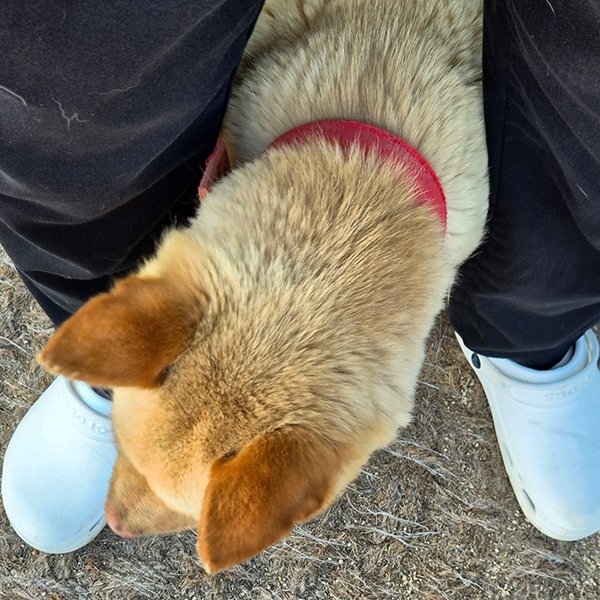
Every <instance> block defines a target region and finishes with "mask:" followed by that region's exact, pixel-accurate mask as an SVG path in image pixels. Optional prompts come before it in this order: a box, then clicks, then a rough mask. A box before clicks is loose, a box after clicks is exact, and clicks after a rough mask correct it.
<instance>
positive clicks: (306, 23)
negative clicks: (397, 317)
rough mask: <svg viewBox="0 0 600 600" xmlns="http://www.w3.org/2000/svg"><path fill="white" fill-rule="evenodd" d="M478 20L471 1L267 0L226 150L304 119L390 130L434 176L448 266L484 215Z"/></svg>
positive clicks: (252, 145)
mask: <svg viewBox="0 0 600 600" xmlns="http://www.w3.org/2000/svg"><path fill="white" fill-rule="evenodd" d="M481 22H482V2H481V0H411V1H410V2H402V1H399V0H368V1H365V0H267V2H266V4H265V7H264V9H263V12H262V14H261V17H260V19H259V21H258V23H257V27H256V31H255V33H254V34H253V36H252V38H251V40H250V43H249V45H248V48H247V52H246V60H245V61H244V64H243V67H242V69H241V71H240V74H239V77H238V82H237V85H236V87H235V89H234V94H233V97H232V99H231V102H230V105H229V110H228V113H227V116H226V119H225V132H226V137H227V139H228V140H229V142H230V145H231V148H232V151H233V155H234V156H235V158H236V160H237V161H240V162H243V161H246V160H249V159H254V158H256V157H257V156H258V155H259V154H260V153H261V152H263V151H264V150H265V148H266V147H267V146H268V145H269V144H270V143H271V142H272V141H273V140H274V139H275V138H277V137H278V136H279V135H281V134H282V133H284V132H285V131H288V130H289V129H291V128H293V127H295V126H297V125H300V124H302V123H306V122H308V121H311V120H319V119H331V118H337V119H355V120H359V121H365V122H367V123H371V124H373V125H377V126H379V127H381V128H383V129H386V130H388V131H391V132H393V133H395V134H396V135H398V136H400V137H401V138H403V139H405V140H406V141H407V142H408V143H410V144H411V145H412V146H413V147H415V148H416V149H417V150H418V151H419V152H420V153H421V154H422V155H423V156H425V157H426V158H427V160H428V161H429V162H430V163H431V164H432V166H433V168H434V169H435V171H436V172H437V175H438V176H439V178H440V180H441V182H442V185H443V187H444V190H445V193H446V197H447V200H448V232H447V237H446V240H447V252H448V261H449V263H450V264H452V265H454V266H456V265H458V264H460V263H461V262H462V261H464V260H465V259H466V258H467V257H468V256H469V254H470V253H471V252H473V250H474V249H475V247H476V246H477V245H478V243H479V241H480V238H481V234H482V232H483V225H484V221H485V215H486V212H487V190H488V187H487V185H488V182H487V154H486V147H485V138H484V127H483V109H482V103H481V32H482V27H481Z"/></svg>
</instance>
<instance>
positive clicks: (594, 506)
mask: <svg viewBox="0 0 600 600" xmlns="http://www.w3.org/2000/svg"><path fill="white" fill-rule="evenodd" d="M456 337H457V338H458V342H459V344H460V347H461V348H462V351H463V352H464V354H465V356H466V357H467V359H468V360H469V363H470V364H471V366H472V367H473V369H474V371H475V373H476V374H477V376H478V377H479V380H480V381H481V384H482V386H483V389H484V391H485V394H486V396H487V400H488V403H489V405H490V409H491V412H492V417H493V420H494V425H495V428H496V435H497V437H498V443H499V445H500V451H501V454H502V459H503V461H504V466H505V467H506V471H507V473H508V476H509V478H510V482H511V484H512V487H513V490H514V492H515V495H516V496H517V500H518V501H519V504H520V506H521V509H522V510H523V512H524V513H525V516H526V517H527V519H528V520H529V521H530V522H531V523H532V524H533V525H534V526H535V527H537V529H539V530H540V531H541V532H542V533H544V534H546V535H548V536H550V537H552V538H555V539H557V540H564V541H572V540H578V539H581V538H584V537H586V536H588V535H591V534H592V533H595V532H596V531H599V530H600V371H599V369H598V340H597V338H596V336H595V334H594V332H593V331H588V332H587V333H586V334H585V335H584V336H582V337H581V338H580V339H579V340H577V342H576V343H575V346H574V351H573V354H572V356H571V359H570V360H569V361H567V362H566V364H564V365H562V366H559V367H557V368H554V369H551V370H548V371H537V370H534V369H528V368H526V367H523V366H521V365H519V364H517V363H515V362H513V361H510V360H507V359H496V358H487V357H485V356H482V355H480V354H477V353H475V352H473V351H471V350H469V348H467V347H466V346H465V345H464V343H463V341H462V339H461V338H460V337H459V336H458V335H457V336H456Z"/></svg>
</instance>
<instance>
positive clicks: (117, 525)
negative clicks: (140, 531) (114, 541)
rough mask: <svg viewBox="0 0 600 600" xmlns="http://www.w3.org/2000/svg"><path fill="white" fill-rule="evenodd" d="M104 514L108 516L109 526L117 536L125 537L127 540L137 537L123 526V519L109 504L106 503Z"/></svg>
mask: <svg viewBox="0 0 600 600" xmlns="http://www.w3.org/2000/svg"><path fill="white" fill-rule="evenodd" d="M104 514H105V515H106V522H107V523H108V526H109V527H110V528H111V529H112V530H113V531H114V532H115V533H116V534H117V535H120V536H121V537H124V538H127V539H133V538H134V537H135V535H134V534H133V533H131V532H130V531H129V530H128V529H127V528H126V527H125V525H124V524H123V521H122V519H121V518H120V517H119V515H118V514H117V511H116V510H115V509H114V507H113V506H112V505H111V504H109V503H108V502H107V503H106V506H105V507H104Z"/></svg>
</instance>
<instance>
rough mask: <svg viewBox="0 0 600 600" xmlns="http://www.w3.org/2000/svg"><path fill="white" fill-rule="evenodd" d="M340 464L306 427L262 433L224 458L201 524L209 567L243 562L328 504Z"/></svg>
mask: <svg viewBox="0 0 600 600" xmlns="http://www.w3.org/2000/svg"><path fill="white" fill-rule="evenodd" d="M338 463H339V459H338V454H337V452H336V450H335V448H334V447H333V446H332V445H331V444H330V443H328V442H327V443H326V442H325V441H324V440H320V439H318V438H317V436H316V435H314V434H311V433H310V432H308V430H307V429H305V428H303V427H286V428H282V429H279V430H276V431H273V432H272V433H268V434H265V435H262V436H261V437H259V438H257V439H255V440H254V441H252V442H251V443H250V444H248V445H247V446H246V447H244V448H243V449H242V450H241V452H239V454H237V455H236V456H235V457H233V458H229V459H228V458H222V459H219V460H218V461H217V462H216V463H215V464H214V465H213V467H212V470H211V477H210V481H209V484H208V487H207V489H206V491H205V495H204V501H203V508H202V514H201V517H200V524H199V527H198V553H199V555H200V560H201V561H202V563H203V565H204V568H205V569H206V571H207V572H209V573H215V572H217V571H220V570H221V569H225V568H228V567H232V566H234V565H236V564H238V563H240V562H243V561H244V560H246V559H248V558H250V557H251V556H254V555H255V554H257V553H258V552H260V551H261V550H263V549H264V548H266V547H267V546H270V545H271V544H273V543H275V542H277V541H279V540H280V539H281V538H283V537H284V536H285V535H286V534H287V533H289V531H290V530H291V529H292V527H293V525H294V523H296V522H298V521H304V520H306V519H308V518H309V517H310V516H312V515H314V514H315V513H316V512H318V511H319V510H320V509H321V508H323V507H324V506H325V504H326V503H327V502H328V501H330V500H331V496H332V493H331V491H332V489H333V486H332V482H333V478H334V475H335V473H336V469H337V467H338Z"/></svg>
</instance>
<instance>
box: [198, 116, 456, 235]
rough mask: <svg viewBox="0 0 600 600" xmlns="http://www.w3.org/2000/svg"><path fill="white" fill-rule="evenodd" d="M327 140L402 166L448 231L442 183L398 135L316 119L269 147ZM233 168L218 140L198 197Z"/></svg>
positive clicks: (353, 123) (422, 200) (420, 197)
mask: <svg viewBox="0 0 600 600" xmlns="http://www.w3.org/2000/svg"><path fill="white" fill-rule="evenodd" d="M315 139H324V140H327V141H330V142H332V143H333V144H336V145H338V146H339V147H340V148H342V149H343V150H349V149H350V148H351V147H353V146H358V147H359V148H361V150H363V151H364V152H365V154H369V153H373V154H375V155H376V156H377V157H379V158H380V159H381V160H382V161H384V162H393V163H394V164H397V165H398V166H399V167H401V168H403V169H404V170H405V171H406V172H407V174H409V175H410V177H411V179H412V180H413V181H414V184H415V189H416V193H417V201H418V203H419V204H427V205H429V206H430V207H431V208H432V209H433V211H434V212H435V213H436V214H437V215H438V217H439V219H440V221H441V222H442V224H443V226H444V231H445V230H446V223H447V207H446V198H445V195H444V191H443V189H442V185H441V183H440V181H439V179H438V177H437V175H436V173H435V171H434V170H433V168H432V167H431V165H430V164H429V163H428V161H427V160H426V159H425V158H424V157H423V156H422V155H421V154H420V153H419V152H418V151H417V150H415V148H413V147H412V146H410V145H409V144H408V143H407V142H406V141H404V140H402V139H401V138H399V137H398V136H395V135H394V134H392V133H390V132H389V131H385V130H383V129H380V128H379V127H375V126H373V125H369V124H368V123H364V122H361V121H351V120H323V121H314V122H311V123H307V124H305V125H300V126H299V127H295V128H294V129H291V130H290V131H287V132H286V133H284V134H283V135H281V136H280V137H278V138H277V139H276V140H275V141H273V142H272V143H271V145H270V146H269V148H268V149H267V150H269V149H272V148H279V147H281V146H285V145H289V144H302V143H306V142H308V141H310V140H315ZM229 170H230V160H229V156H228V153H227V148H226V146H225V144H224V143H223V142H222V141H221V140H217V144H216V146H215V150H214V151H213V153H212V154H211V155H210V156H209V158H208V160H207V161H206V168H205V172H204V175H203V177H202V180H201V182H200V186H199V190H198V193H199V197H200V199H201V200H202V199H204V198H205V197H206V195H207V194H208V192H209V191H210V189H211V187H212V186H213V185H214V184H215V183H216V182H217V181H218V180H219V179H221V178H222V177H223V176H225V175H226V174H227V173H228V172H229Z"/></svg>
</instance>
